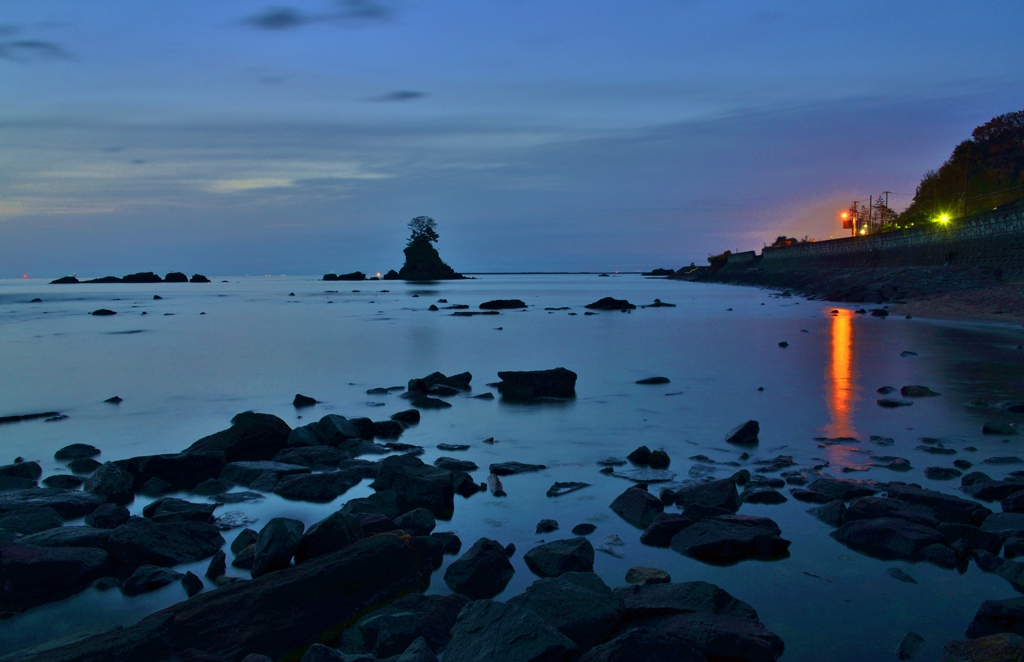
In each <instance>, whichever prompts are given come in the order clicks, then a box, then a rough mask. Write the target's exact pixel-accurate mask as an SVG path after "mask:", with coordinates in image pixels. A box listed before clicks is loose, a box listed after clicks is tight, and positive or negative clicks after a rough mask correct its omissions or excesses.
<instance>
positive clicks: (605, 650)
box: [580, 629, 707, 662]
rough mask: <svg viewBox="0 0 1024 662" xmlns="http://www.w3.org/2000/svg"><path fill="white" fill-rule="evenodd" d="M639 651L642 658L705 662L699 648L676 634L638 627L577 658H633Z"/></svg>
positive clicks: (614, 661) (595, 661) (610, 661)
mask: <svg viewBox="0 0 1024 662" xmlns="http://www.w3.org/2000/svg"><path fill="white" fill-rule="evenodd" d="M641 651H642V652H643V660H644V662H707V658H706V657H704V655H703V654H702V653H701V652H700V651H698V650H697V649H696V648H693V647H692V646H690V645H689V644H687V643H685V642H683V641H680V640H679V639H676V638H675V637H670V636H669V635H667V634H662V633H661V632H656V631H649V630H640V629H633V630H627V631H626V633H625V634H622V635H619V636H618V637H615V638H614V639H612V640H611V641H609V642H607V643H604V644H601V645H600V646H596V647H594V648H592V649H591V650H590V651H589V652H588V653H587V654H586V655H584V656H583V657H581V658H580V662H633V661H634V660H636V659H637V654H638V653H639V652H641Z"/></svg>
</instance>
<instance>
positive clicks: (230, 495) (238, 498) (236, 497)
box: [209, 492, 266, 504]
mask: <svg viewBox="0 0 1024 662" xmlns="http://www.w3.org/2000/svg"><path fill="white" fill-rule="evenodd" d="M265 498H266V497H265V496H264V495H262V494H260V493H259V492H227V493H225V494H218V495H217V496H212V497H209V499H210V501H216V502H217V503H222V504H228V503H247V502H249V501H260V500H261V499H265Z"/></svg>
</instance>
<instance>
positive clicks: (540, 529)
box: [58, 519, 558, 534]
mask: <svg viewBox="0 0 1024 662" xmlns="http://www.w3.org/2000/svg"><path fill="white" fill-rule="evenodd" d="M58 526H59V525H58ZM557 530H558V522H556V521H555V520H553V519H542V520H541V521H540V522H538V523H537V530H536V532H535V533H537V534H541V533H551V532H552V531H557Z"/></svg>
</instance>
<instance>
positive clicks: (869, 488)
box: [807, 478, 885, 501]
mask: <svg viewBox="0 0 1024 662" xmlns="http://www.w3.org/2000/svg"><path fill="white" fill-rule="evenodd" d="M884 488H885V485H884V484H882V483H878V482H876V481H867V480H854V479H852V478H818V479H817V480H814V481H811V483H810V484H809V485H808V486H807V489H808V490H810V491H812V492H819V493H821V494H827V495H828V496H831V497H835V498H836V499H841V500H842V501H849V500H851V499H856V498H858V497H863V496H871V495H873V494H877V493H878V492H879V491H881V490H882V489H884Z"/></svg>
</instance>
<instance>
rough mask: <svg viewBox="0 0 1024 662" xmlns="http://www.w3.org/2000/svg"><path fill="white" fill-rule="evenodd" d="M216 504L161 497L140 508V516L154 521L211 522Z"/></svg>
mask: <svg viewBox="0 0 1024 662" xmlns="http://www.w3.org/2000/svg"><path fill="white" fill-rule="evenodd" d="M216 507H217V506H216V504H212V503H192V502H190V501H185V500H184V499H175V498H173V497H162V498H160V499H157V500H156V501H154V502H153V503H151V504H149V505H147V506H146V507H145V508H143V509H142V516H143V517H148V518H150V519H152V520H153V521H154V522H212V521H213V510H214V509H215V508H216Z"/></svg>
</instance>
